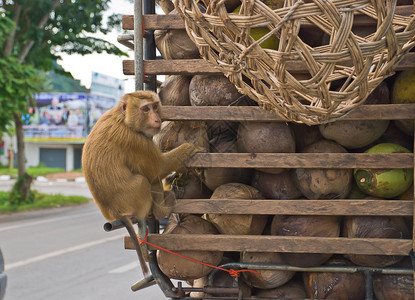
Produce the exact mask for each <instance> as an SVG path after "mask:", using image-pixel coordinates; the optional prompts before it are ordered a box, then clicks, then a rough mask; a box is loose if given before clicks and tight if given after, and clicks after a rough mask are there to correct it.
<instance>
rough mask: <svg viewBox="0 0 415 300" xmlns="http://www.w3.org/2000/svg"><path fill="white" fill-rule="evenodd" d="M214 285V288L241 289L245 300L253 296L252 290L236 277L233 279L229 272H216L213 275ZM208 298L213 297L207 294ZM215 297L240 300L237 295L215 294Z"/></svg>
mask: <svg viewBox="0 0 415 300" xmlns="http://www.w3.org/2000/svg"><path fill="white" fill-rule="evenodd" d="M212 277H213V278H212V285H211V287H214V288H239V289H240V290H241V291H242V295H243V299H246V298H247V297H250V296H251V294H252V291H251V288H250V287H249V286H248V285H247V284H246V283H245V282H244V281H243V280H238V279H237V278H236V277H232V276H231V275H230V274H229V273H228V272H225V271H220V270H219V271H215V273H214V274H212ZM206 296H213V294H212V295H209V294H207V295H206ZM214 296H215V297H226V299H232V298H228V297H235V299H237V298H238V295H237V294H226V293H220V292H219V293H215V294H214Z"/></svg>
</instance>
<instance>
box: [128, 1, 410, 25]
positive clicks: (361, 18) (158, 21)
mask: <svg viewBox="0 0 415 300" xmlns="http://www.w3.org/2000/svg"><path fill="white" fill-rule="evenodd" d="M413 10H414V9H413V6H412V5H403V6H398V7H397V8H396V14H398V15H401V16H409V15H411V13H413ZM143 20H144V29H146V30H156V29H184V22H183V20H182V18H181V17H180V15H144V16H143ZM353 24H354V25H355V26H371V25H376V21H375V20H373V19H372V18H370V17H368V16H366V15H356V16H355V20H354V22H353ZM307 25H308V24H304V26H307ZM122 28H123V29H125V30H134V16H133V15H123V16H122Z"/></svg>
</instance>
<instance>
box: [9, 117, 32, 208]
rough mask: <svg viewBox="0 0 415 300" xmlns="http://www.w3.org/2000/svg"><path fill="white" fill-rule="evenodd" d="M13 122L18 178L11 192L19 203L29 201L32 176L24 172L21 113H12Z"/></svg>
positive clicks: (24, 159)
mask: <svg viewBox="0 0 415 300" xmlns="http://www.w3.org/2000/svg"><path fill="white" fill-rule="evenodd" d="M14 123H15V126H16V140H17V170H18V179H17V181H16V183H15V185H14V186H13V192H14V193H13V194H14V195H15V197H16V196H17V198H18V199H15V200H17V202H18V204H20V203H23V202H27V201H29V202H30V186H31V184H32V181H33V178H32V176H30V175H29V174H27V173H26V156H25V144H24V139H23V138H24V135H23V122H22V116H21V114H14Z"/></svg>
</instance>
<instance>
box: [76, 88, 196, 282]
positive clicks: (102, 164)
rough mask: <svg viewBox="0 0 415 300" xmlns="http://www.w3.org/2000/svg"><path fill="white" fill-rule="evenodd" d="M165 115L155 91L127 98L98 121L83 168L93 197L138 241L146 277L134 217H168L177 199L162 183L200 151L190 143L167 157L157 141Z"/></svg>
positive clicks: (84, 154)
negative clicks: (155, 137) (164, 189)
mask: <svg viewBox="0 0 415 300" xmlns="http://www.w3.org/2000/svg"><path fill="white" fill-rule="evenodd" d="M160 113H161V104H160V99H159V96H158V95H157V94H156V93H155V92H153V91H136V92H133V93H128V94H125V95H124V96H122V97H121V98H120V100H119V102H118V103H117V104H116V105H115V106H114V107H113V108H112V109H110V110H108V111H107V112H106V113H104V114H103V115H102V116H101V117H100V118H99V119H98V122H97V123H96V124H95V125H94V127H93V128H92V130H91V132H90V134H89V136H88V137H87V139H86V141H85V144H84V147H83V151H82V168H83V171H84V175H85V180H86V182H87V184H88V187H89V190H90V191H91V194H92V196H93V199H94V201H95V203H96V204H97V206H98V208H99V209H100V210H101V213H102V215H103V216H104V217H105V218H106V219H107V220H108V221H114V220H118V219H119V220H121V221H122V222H123V224H124V226H125V227H126V229H127V231H128V233H129V235H130V236H131V238H132V240H133V241H134V245H135V248H136V252H137V255H138V259H139V261H140V264H141V268H142V270H143V274H144V277H147V275H148V274H149V270H148V267H147V264H146V262H145V259H144V257H143V254H142V252H141V247H140V244H139V241H138V239H137V236H136V233H135V230H134V227H133V223H132V221H131V217H135V218H136V219H137V220H143V219H144V218H146V217H147V216H148V215H149V214H153V216H154V217H155V218H156V219H159V220H160V219H162V218H164V217H166V216H167V215H168V214H169V213H170V212H171V209H172V206H173V205H174V203H175V197H174V193H171V192H168V191H166V192H163V186H162V182H161V180H162V179H163V178H164V177H166V176H167V175H168V174H170V173H172V172H173V171H175V170H177V169H179V168H180V167H182V166H183V165H184V162H185V161H186V160H187V159H188V158H189V157H190V156H192V155H193V154H195V153H196V152H198V148H197V147H196V146H195V145H193V144H190V143H184V144H182V145H180V146H179V147H177V148H175V149H173V150H171V151H169V152H166V153H162V152H161V151H160V149H159V148H158V147H157V146H156V144H155V143H154V142H153V139H152V138H153V136H154V135H155V134H157V133H158V132H159V131H160V128H161V118H160Z"/></svg>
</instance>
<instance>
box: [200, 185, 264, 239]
mask: <svg viewBox="0 0 415 300" xmlns="http://www.w3.org/2000/svg"><path fill="white" fill-rule="evenodd" d="M211 198H212V199H215V198H216V199H247V200H252V199H263V198H264V197H263V195H262V194H261V193H260V192H259V191H258V190H257V189H256V188H254V187H252V186H249V185H246V184H242V183H227V184H223V185H221V186H219V187H218V188H217V189H216V190H215V191H214V192H213V194H212V197H211ZM212 201H213V200H212ZM207 218H208V219H209V220H210V221H211V222H212V223H213V224H214V225H215V226H216V228H217V229H218V230H219V232H220V233H223V234H237V235H241V234H242V235H243V234H261V233H262V232H263V230H264V228H265V225H266V223H267V219H268V216H265V215H232V214H208V215H207Z"/></svg>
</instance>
